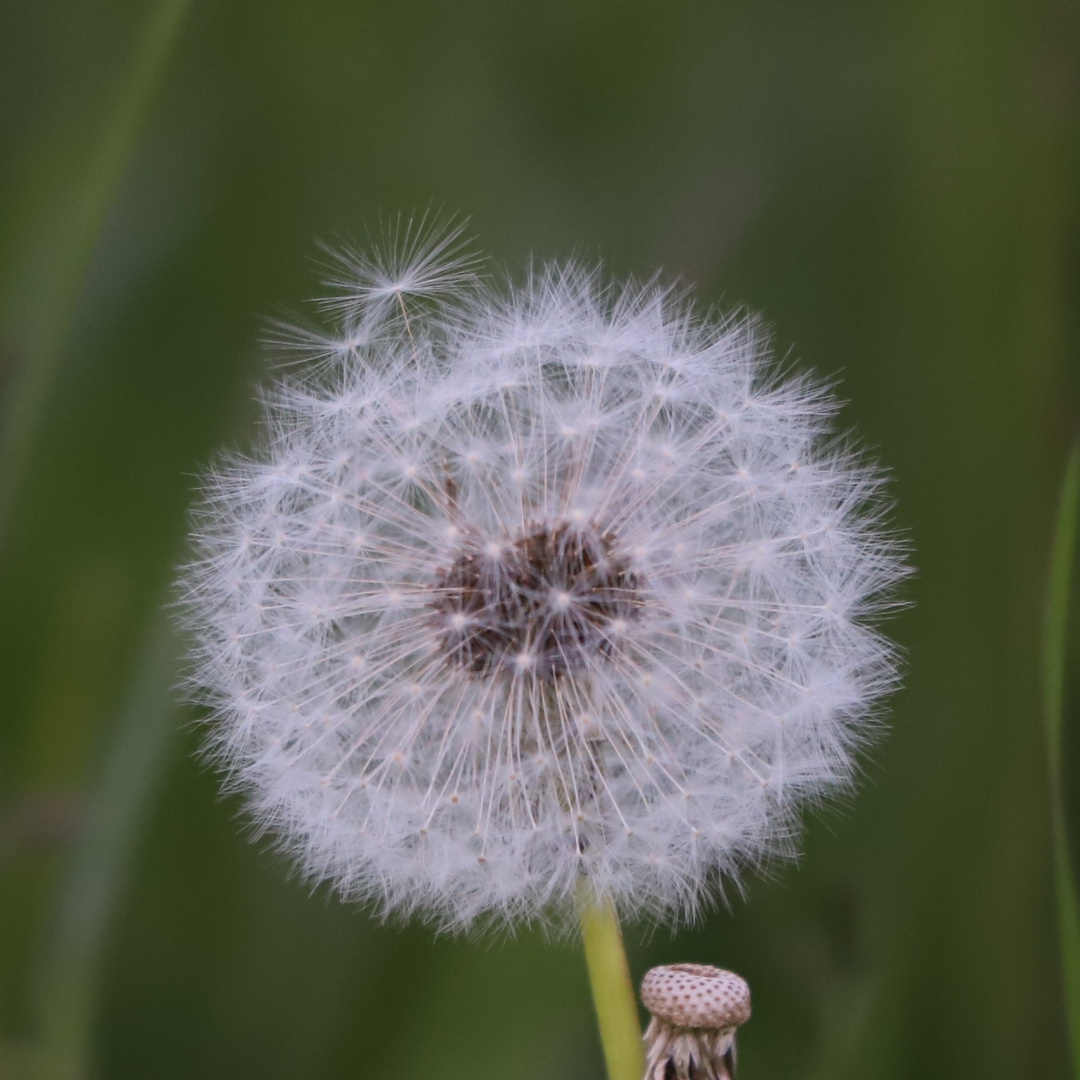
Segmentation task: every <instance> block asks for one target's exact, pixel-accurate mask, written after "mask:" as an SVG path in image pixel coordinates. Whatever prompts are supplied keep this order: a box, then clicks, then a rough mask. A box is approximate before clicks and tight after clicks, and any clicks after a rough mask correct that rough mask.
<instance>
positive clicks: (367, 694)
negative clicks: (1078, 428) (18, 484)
mask: <svg viewBox="0 0 1080 1080" xmlns="http://www.w3.org/2000/svg"><path fill="white" fill-rule="evenodd" d="M454 241H456V236H455V235H453V234H449V235H448V234H445V233H444V234H442V235H441V236H437V237H435V238H434V239H431V238H430V237H429V238H428V239H426V240H424V239H423V238H418V237H417V235H415V234H407V235H406V237H405V242H404V243H403V244H402V245H400V249H399V250H398V251H397V252H393V251H392V252H391V253H390V254H389V255H387V256H385V257H383V258H381V259H380V258H372V259H366V258H364V257H362V256H359V255H356V254H351V255H349V256H347V257H345V258H343V260H342V266H343V269H344V273H343V278H342V280H341V281H340V282H339V285H340V286H341V295H340V296H339V297H337V298H336V299H335V300H333V301H331V302H329V303H328V307H329V308H330V309H331V311H332V317H333V319H334V321H335V324H336V325H335V327H334V329H333V330H332V331H331V332H328V333H326V334H322V333H308V334H296V335H294V337H293V342H294V344H298V345H299V346H300V348H301V351H302V353H303V355H304V357H305V358H307V359H308V360H309V361H310V363H309V364H308V365H307V366H306V367H304V368H302V369H301V370H299V371H298V372H296V373H293V374H291V375H290V376H289V377H287V378H285V379H284V380H282V381H281V382H279V383H278V384H277V385H276V386H275V387H274V388H273V389H272V390H271V391H270V392H269V393H268V395H267V402H266V433H265V438H264V440H263V444H262V446H261V448H260V449H259V450H258V451H257V452H256V453H255V454H254V455H253V456H250V457H240V456H237V457H234V458H232V459H231V460H228V461H225V462H223V463H222V464H221V465H219V466H218V467H217V468H215V469H214V470H213V471H211V472H210V473H209V475H208V476H207V478H206V479H205V484H204V493H203V499H202V502H201V504H200V506H199V508H198V509H197V511H196V518H195V528H194V533H195V538H194V542H195V546H196V556H195V558H194V560H193V561H192V562H191V563H190V564H189V565H188V566H187V567H185V568H184V570H183V572H182V579H181V588H182V590H183V594H184V606H185V610H186V617H187V622H188V624H189V625H190V627H191V628H192V630H193V633H194V636H195V640H196V645H195V648H194V654H193V655H194V662H193V671H192V676H191V680H192V684H193V685H194V686H196V687H198V688H199V691H200V693H201V694H202V695H204V697H205V699H206V700H207V701H209V703H210V704H211V706H212V716H211V719H210V731H211V737H210V744H211V750H212V753H213V754H214V755H215V757H216V758H217V759H218V760H219V761H220V762H221V763H222V765H223V766H224V768H225V770H226V771H227V773H228V775H229V777H230V779H231V783H232V784H233V785H234V786H235V787H236V788H238V789H240V790H242V791H243V792H244V793H245V794H246V797H247V800H248V804H249V806H250V809H251V812H252V814H253V818H254V820H255V821H256V822H257V823H258V824H259V826H260V827H261V828H264V829H265V830H267V831H268V832H269V833H270V834H272V835H274V836H275V837H277V838H278V839H279V840H280V842H281V844H282V845H283V847H284V848H285V849H287V850H288V851H289V852H291V853H292V854H293V855H294V856H295V857H296V858H297V859H298V861H299V863H300V864H301V865H302V867H303V869H304V870H305V872H307V873H308V874H310V875H311V876H313V877H314V878H317V879H326V880H329V881H330V882H332V883H333V885H334V886H335V887H336V888H337V889H338V890H339V891H340V892H341V893H342V894H343V895H344V896H346V897H349V898H354V899H361V900H366V901H374V902H375V904H376V905H377V906H378V907H379V909H380V910H381V911H382V912H383V913H384V914H388V913H400V914H411V913H421V914H423V915H425V916H427V917H429V918H431V919H433V920H435V921H437V922H438V923H440V924H441V925H443V926H446V927H451V928H460V927H465V926H468V925H470V924H472V923H474V922H475V920H477V919H478V918H480V919H485V920H491V919H494V920H496V921H506V922H512V921H516V920H519V919H535V918H546V917H549V916H552V915H554V916H556V917H557V916H558V915H559V914H560V913H561V912H565V911H567V910H568V909H571V908H572V906H573V902H574V896H575V893H576V891H577V890H578V889H579V887H580V885H581V883H582V882H583V881H584V882H585V883H587V885H588V887H589V888H590V889H591V890H592V891H594V892H595V893H596V894H598V895H602V896H608V897H610V898H612V899H613V900H614V902H615V903H616V905H617V906H618V907H619V908H620V909H622V910H623V911H624V913H626V914H629V915H637V914H643V913H644V914H648V915H652V916H654V917H672V918H679V917H687V916H691V915H693V913H694V912H695V911H696V910H697V909H698V908H699V906H700V905H701V904H702V903H706V902H708V901H709V899H710V898H712V897H715V895H716V893H717V890H718V889H719V888H721V887H722V883H723V881H724V880H725V879H729V878H731V877H732V876H733V875H735V874H736V873H737V871H738V870H739V869H740V868H741V867H742V866H744V865H745V864H747V863H757V862H760V861H761V860H762V859H763V858H764V857H766V856H768V855H771V854H775V853H781V854H782V853H786V852H790V849H791V841H792V836H793V834H794V831H795V828H796V826H797V816H796V811H797V809H798V807H799V805H800V803H802V802H805V801H806V800H816V799H818V798H819V797H821V796H822V795H823V794H825V793H827V792H828V791H830V790H833V789H836V788H837V787H838V786H842V785H844V784H846V783H847V782H849V780H850V779H851V776H852V771H853V753H854V751H855V750H856V748H857V746H858V744H859V742H860V740H861V739H862V738H863V737H864V735H865V733H866V732H867V730H868V729H869V727H870V726H871V724H872V716H873V706H874V704H875V703H876V701H877V700H878V699H879V698H880V696H881V695H882V694H883V693H884V692H885V691H887V690H888V689H889V688H890V687H891V686H892V685H893V684H894V682H895V675H896V672H895V662H894V660H895V657H894V652H893V649H892V648H891V646H890V645H889V644H888V643H887V642H886V641H885V640H884V639H883V638H882V637H881V636H880V634H879V633H878V632H877V630H876V629H875V628H874V625H873V622H874V617H875V616H876V615H878V614H880V613H881V611H882V610H883V608H885V607H886V606H888V604H889V595H890V589H891V587H892V586H893V585H894V584H895V583H896V582H897V580H898V579H899V578H900V576H902V574H903V572H904V570H903V565H902V559H901V556H902V552H901V551H900V549H899V547H898V545H897V544H896V542H895V540H894V539H893V538H892V536H891V535H890V534H889V532H888V531H887V530H886V529H885V528H884V527H883V526H882V523H881V502H880V499H879V493H880V476H879V475H878V474H877V473H876V472H875V471H874V469H873V468H871V467H869V466H867V465H865V464H864V463H863V462H862V461H861V460H860V458H859V457H858V455H857V454H856V453H854V452H853V451H852V450H851V448H850V447H849V446H847V445H846V444H843V443H841V442H838V441H837V440H835V439H833V438H831V437H830V435H829V431H830V424H831V419H832V417H833V414H834V412H835V409H836V403H835V401H834V400H833V399H832V398H831V397H830V396H829V395H828V394H827V393H826V392H825V391H824V390H823V389H822V388H820V387H819V386H818V385H816V384H815V383H814V382H812V381H810V380H808V379H807V378H805V377H798V378H788V379H786V380H783V379H780V378H779V377H778V376H777V375H776V373H775V370H774V366H773V364H772V361H771V358H770V354H769V351H768V347H767V343H766V342H765V341H764V340H763V337H762V332H761V329H760V327H759V325H758V324H757V323H756V322H755V321H753V320H751V319H747V318H735V317H732V318H717V317H715V316H712V315H703V314H701V313H699V312H698V311H696V310H695V309H694V307H693V306H692V305H691V303H690V302H689V301H688V300H687V299H686V298H685V297H684V296H681V295H679V294H676V293H674V292H673V291H672V290H670V289H668V288H665V287H663V286H661V285H659V284H657V283H655V282H650V283H646V284H626V285H619V284H615V283H611V282H609V281H608V280H607V279H605V277H604V276H603V275H602V274H601V273H600V272H599V271H594V270H590V269H586V268H582V267H581V266H578V265H575V264H552V265H548V266H544V267H542V268H539V269H534V270H532V271H531V272H529V273H528V274H527V275H526V276H525V278H524V280H523V281H521V282H520V283H518V284H511V285H505V286H502V287H501V288H496V287H494V286H492V285H491V284H489V283H486V282H484V281H482V280H480V279H479V278H478V277H476V276H475V275H474V274H473V273H472V272H471V271H472V267H471V265H470V263H469V262H468V260H467V259H465V258H463V257H462V256H461V255H460V254H457V253H456V251H457V249H456V247H455V243H454Z"/></svg>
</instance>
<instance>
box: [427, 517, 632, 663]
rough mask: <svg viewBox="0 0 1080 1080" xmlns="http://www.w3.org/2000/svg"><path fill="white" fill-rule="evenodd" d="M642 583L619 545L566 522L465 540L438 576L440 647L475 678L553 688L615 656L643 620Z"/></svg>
mask: <svg viewBox="0 0 1080 1080" xmlns="http://www.w3.org/2000/svg"><path fill="white" fill-rule="evenodd" d="M640 587H641V579H640V576H639V575H638V574H636V573H635V572H634V570H633V569H632V567H631V565H630V561H629V559H628V558H627V557H626V555H624V554H620V553H619V551H618V547H617V543H616V537H615V535H614V534H613V533H611V532H604V531H602V530H600V529H598V528H597V527H595V526H593V525H586V526H576V525H571V524H570V523H569V522H566V521H562V522H557V523H555V524H553V525H540V524H537V525H533V526H529V527H527V528H526V529H525V530H524V531H523V532H522V534H521V535H520V536H518V537H516V538H514V537H507V538H505V539H503V540H498V541H492V540H487V539H481V538H469V539H467V540H466V541H465V542H464V543H463V544H462V545H461V546H460V547H459V549H458V550H457V552H456V553H455V557H454V559H453V562H451V564H450V566H449V567H448V568H446V569H443V570H440V571H439V572H438V575H437V579H436V583H435V590H436V593H437V596H436V598H435V599H434V600H433V601H432V603H431V607H432V609H433V610H434V612H435V625H436V627H437V629H438V631H439V634H440V639H441V645H442V648H443V650H444V652H445V653H446V655H447V656H448V657H449V658H450V660H451V661H452V662H454V663H457V664H460V665H461V666H462V667H464V668H466V669H467V670H468V671H470V672H474V673H476V674H478V675H492V674H495V673H497V672H504V673H506V674H511V675H513V674H526V673H531V674H533V675H535V676H537V677H539V678H543V679H555V678H557V677H558V676H560V675H566V674H569V673H572V672H575V671H579V670H580V669H582V668H583V667H585V666H586V665H587V664H588V663H589V662H590V660H591V658H592V657H593V656H595V655H596V654H601V655H610V654H611V653H612V652H613V651H614V650H615V649H616V648H617V647H618V642H619V640H620V638H621V636H622V634H623V633H624V632H625V630H626V627H627V625H628V624H629V623H630V622H631V621H632V620H634V619H636V618H637V617H638V614H639V611H640V605H641V599H640V593H639V590H640Z"/></svg>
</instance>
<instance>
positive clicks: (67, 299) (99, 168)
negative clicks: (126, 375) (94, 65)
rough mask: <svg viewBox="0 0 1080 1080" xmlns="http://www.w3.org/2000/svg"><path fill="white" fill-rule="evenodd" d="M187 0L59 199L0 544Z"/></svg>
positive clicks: (0, 460) (17, 411) (7, 474)
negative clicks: (59, 223) (59, 232)
mask: <svg viewBox="0 0 1080 1080" xmlns="http://www.w3.org/2000/svg"><path fill="white" fill-rule="evenodd" d="M187 6H188V0H160V2H159V3H157V4H156V6H155V7H154V9H153V11H152V13H151V16H150V20H149V22H148V23H147V26H146V29H145V31H144V32H143V35H142V38H141V40H140V42H139V45H138V48H137V49H136V52H135V56H134V57H133V60H132V65H131V68H130V70H129V71H128V73H127V75H126V77H125V78H124V80H123V82H122V84H121V86H120V87H119V88H118V95H117V97H116V99H115V102H114V104H113V106H112V108H111V110H110V112H109V114H108V115H107V117H106V118H105V121H104V124H103V128H102V132H101V135H100V137H99V138H98V140H97V142H96V144H95V145H94V147H93V150H92V151H91V154H90V157H89V160H87V161H85V162H83V163H81V167H80V168H78V169H77V170H73V176H72V183H71V184H70V185H67V186H65V188H64V190H63V191H62V192H61V193H60V198H61V200H62V202H63V203H64V205H63V208H62V210H63V221H64V232H63V236H62V240H61V242H60V243H59V244H58V245H57V246H56V248H55V249H54V250H52V251H51V252H50V254H49V263H50V265H49V266H48V267H47V271H48V272H47V273H45V274H43V275H42V280H43V281H44V282H45V283H46V284H45V285H44V292H45V293H46V294H47V295H41V296H36V297H35V301H34V309H35V312H36V314H35V315H34V317H32V320H31V325H30V326H29V327H28V328H27V331H26V334H25V341H24V343H23V344H24V351H23V355H22V357H21V359H20V363H19V366H18V369H17V371H16V373H15V376H14V378H13V380H12V385H11V387H10V390H9V391H8V392H7V393H6V394H5V395H4V398H5V401H4V408H3V412H2V414H0V539H2V538H3V536H4V535H5V534H6V532H7V529H8V528H9V527H10V519H11V514H12V506H13V503H14V501H15V497H16V494H17V492H18V489H19V484H20V482H21V480H22V477H23V475H24V473H25V470H26V468H27V465H28V462H29V460H30V457H31V454H32V451H33V443H34V438H35V432H36V430H37V426H38V422H39V418H40V416H41V414H42V411H43V409H44V407H45V404H46V402H47V401H48V398H49V393H50V391H51V389H52V387H53V384H54V382H55V380H56V375H57V369H58V367H59V364H60V358H61V355H62V353H63V348H64V344H65V342H66V341H67V338H68V335H69V333H70V329H71V323H72V318H73V316H74V314H75V308H76V305H77V303H78V300H79V295H80V292H81V289H82V283H83V279H84V278H85V276H86V270H87V266H88V265H89V262H90V257H91V255H92V254H93V250H94V244H95V243H96V241H97V238H98V235H99V233H100V232H101V226H102V223H103V222H104V220H105V215H106V214H107V212H108V210H109V207H110V206H111V205H112V202H113V200H114V198H115V196H116V191H117V189H118V187H119V185H120V181H121V179H122V178H123V175H124V171H125V169H126V167H127V165H128V162H129V161H130V160H131V156H132V153H133V152H134V149H135V146H136V143H137V141H138V137H139V133H140V132H141V130H142V127H143V123H144V121H145V120H146V117H147V115H148V114H149V111H150V106H151V105H152V103H153V101H154V97H155V93H156V90H157V87H158V84H159V83H160V81H161V75H162V72H163V71H164V68H165V63H166V61H167V60H168V58H169V55H170V53H171V51H172V46H173V43H174V42H175V40H176V38H177V34H178V31H179V28H180V23H181V21H182V18H183V15H184V12H185V10H186V8H187Z"/></svg>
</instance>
